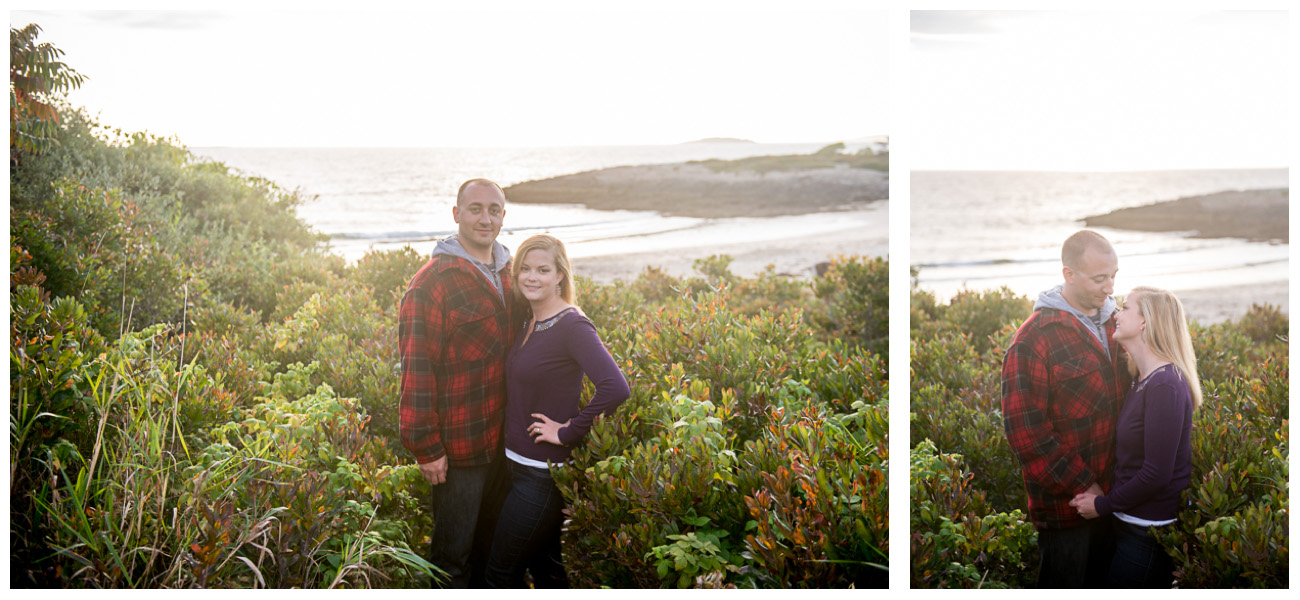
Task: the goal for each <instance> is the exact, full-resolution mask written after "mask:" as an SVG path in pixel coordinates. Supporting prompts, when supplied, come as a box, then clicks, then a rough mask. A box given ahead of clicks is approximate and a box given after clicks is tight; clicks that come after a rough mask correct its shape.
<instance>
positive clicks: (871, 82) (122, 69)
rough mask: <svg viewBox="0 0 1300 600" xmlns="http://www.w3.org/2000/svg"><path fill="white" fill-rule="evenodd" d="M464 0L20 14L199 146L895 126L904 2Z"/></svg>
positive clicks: (120, 120) (122, 102)
mask: <svg viewBox="0 0 1300 600" xmlns="http://www.w3.org/2000/svg"><path fill="white" fill-rule="evenodd" d="M354 5H355V4H354ZM362 5H363V6H365V4H364V3H363V4H362ZM542 5H545V6H546V7H547V9H546V10H544V11H543V10H541V9H533V8H532V7H533V6H542ZM435 6H446V5H443V4H435ZM452 6H463V7H465V8H464V9H462V10H458V11H455V12H453V11H448V10H434V9H430V10H428V11H425V12H390V11H370V12H332V11H325V12H290V11H220V10H217V11H179V12H159V11H152V12H141V11H135V12H123V11H113V12H109V11H87V10H80V11H69V10H58V11H12V12H11V13H10V26H11V27H22V26H24V25H26V24H27V23H29V22H36V23H37V24H39V25H40V26H41V28H42V30H43V33H42V34H41V35H40V37H39V38H38V41H41V42H49V43H52V44H54V45H55V46H57V47H58V48H60V49H62V50H63V51H64V52H65V53H66V55H65V57H64V60H65V62H67V63H68V64H69V65H70V66H72V67H73V68H74V69H76V70H77V71H79V72H80V73H82V74H84V75H86V76H88V78H89V79H88V80H87V81H86V83H85V84H84V85H83V86H82V87H81V88H80V89H79V90H76V91H75V92H73V93H72V94H71V95H70V96H69V98H70V100H71V101H72V103H73V104H75V105H79V106H85V107H86V108H87V109H88V110H89V111H90V112H91V114H96V113H97V114H99V116H100V119H101V121H102V122H103V123H105V124H107V125H111V126H114V127H120V128H122V129H124V130H128V131H142V130H143V131H148V132H149V133H152V134H155V135H163V136H173V135H174V136H177V137H178V138H179V140H180V142H181V143H183V144H185V145H187V146H191V147H202V146H282V147H295V146H380V147H384V146H392V147H398V146H431V147H463V146H570V145H625V144H627V145H630V144H675V143H680V142H686V141H691V140H695V139H700V138H706V137H736V138H745V139H751V140H754V141H758V142H766V143H784V142H834V141H849V140H853V139H859V138H864V137H867V136H873V135H879V134H888V133H889V75H888V64H889V60H888V51H889V41H888V39H887V37H886V32H887V29H888V28H887V24H888V16H887V13H885V12H872V11H867V10H863V9H860V8H857V7H856V5H855V4H852V3H849V2H834V1H832V2H823V3H818V2H814V3H812V4H811V5H809V4H800V5H798V6H802V7H807V6H811V9H810V10H804V9H802V8H801V9H798V10H791V9H783V10H777V9H774V8H772V7H771V5H770V4H763V3H760V6H759V8H754V9H742V8H728V9H719V10H704V9H691V8H689V5H681V4H672V3H670V6H671V7H672V8H667V9H653V8H648V9H645V10H632V9H622V8H604V7H603V6H604V5H603V4H582V3H579V4H575V5H569V6H570V9H569V10H563V9H556V8H554V7H555V6H556V5H555V4H552V3H536V4H524V3H519V4H511V3H506V4H504V5H493V6H495V10H486V11H485V12H473V11H474V10H479V9H475V8H471V7H477V6H481V4H479V3H469V2H465V3H457V4H454V5H452ZM561 6H562V7H563V6H566V5H561ZM615 6H622V5H621V4H615ZM645 6H650V7H653V6H657V5H656V4H646V5H645ZM706 6H707V5H706Z"/></svg>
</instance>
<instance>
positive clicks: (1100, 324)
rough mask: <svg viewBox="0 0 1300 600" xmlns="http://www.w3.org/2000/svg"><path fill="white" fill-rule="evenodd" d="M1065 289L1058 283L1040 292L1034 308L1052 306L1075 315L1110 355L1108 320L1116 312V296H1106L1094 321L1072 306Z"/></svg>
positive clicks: (1107, 354)
mask: <svg viewBox="0 0 1300 600" xmlns="http://www.w3.org/2000/svg"><path fill="white" fill-rule="evenodd" d="M1064 289H1065V286H1064V285H1058V286H1056V287H1054V288H1052V289H1050V290H1047V291H1045V292H1042V293H1040V294H1038V301H1037V302H1035V303H1034V310H1038V309H1040V308H1051V309H1055V310H1059V311H1062V312H1065V313H1069V314H1071V315H1074V317H1075V318H1077V319H1078V320H1079V322H1080V323H1083V326H1084V327H1086V328H1088V331H1091V332H1092V335H1093V337H1095V338H1097V341H1098V342H1101V348H1102V350H1105V351H1106V356H1108V357H1109V356H1110V347H1109V345H1108V344H1107V343H1106V321H1108V320H1110V316H1111V315H1113V314H1115V298H1113V297H1108V298H1106V304H1105V305H1104V306H1102V307H1101V310H1100V311H1098V313H1097V317H1096V319H1097V320H1095V321H1094V320H1093V319H1094V317H1090V316H1088V315H1085V314H1083V312H1082V311H1080V310H1079V309H1077V308H1075V307H1073V306H1071V305H1070V303H1069V302H1068V301H1066V299H1065V296H1064V295H1063V294H1062V291H1063V290H1064Z"/></svg>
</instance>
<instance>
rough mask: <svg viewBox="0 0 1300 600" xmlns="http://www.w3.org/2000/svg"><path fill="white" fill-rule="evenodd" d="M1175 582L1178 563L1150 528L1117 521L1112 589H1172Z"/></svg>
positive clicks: (1110, 582)
mask: <svg viewBox="0 0 1300 600" xmlns="http://www.w3.org/2000/svg"><path fill="white" fill-rule="evenodd" d="M1173 582H1174V561H1173V559H1172V558H1170V557H1169V553H1168V552H1165V549H1164V548H1163V547H1161V546H1160V542H1158V541H1156V538H1155V536H1153V535H1151V532H1150V530H1149V528H1147V527H1144V526H1142V525H1134V524H1132V523H1125V522H1124V521H1121V520H1119V519H1115V558H1114V559H1113V560H1111V563H1110V577H1109V579H1108V584H1109V587H1112V588H1169V587H1171V586H1172V585H1173Z"/></svg>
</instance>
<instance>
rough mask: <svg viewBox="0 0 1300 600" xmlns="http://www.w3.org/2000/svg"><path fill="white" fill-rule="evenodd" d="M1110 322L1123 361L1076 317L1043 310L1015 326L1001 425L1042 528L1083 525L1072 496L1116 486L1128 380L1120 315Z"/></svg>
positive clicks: (1004, 366)
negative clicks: (1118, 330) (1095, 487)
mask: <svg viewBox="0 0 1300 600" xmlns="http://www.w3.org/2000/svg"><path fill="white" fill-rule="evenodd" d="M1105 327H1106V339H1107V341H1108V342H1109V346H1110V356H1111V357H1113V358H1114V359H1116V360H1112V359H1110V358H1107V356H1106V354H1105V352H1103V350H1102V347H1101V342H1100V341H1098V340H1097V338H1096V336H1094V335H1093V334H1092V333H1091V332H1089V331H1088V330H1087V328H1086V327H1085V326H1084V325H1083V323H1080V322H1079V319H1078V318H1077V317H1075V316H1074V315H1071V314H1068V313H1066V312H1062V311H1059V310H1055V309H1051V308H1040V309H1038V310H1035V311H1034V314H1032V315H1030V317H1029V319H1027V320H1026V321H1025V322H1024V324H1022V325H1021V326H1020V329H1019V330H1017V331H1016V334H1015V336H1014V337H1012V339H1011V347H1010V348H1008V349H1007V355H1006V360H1005V361H1004V362H1003V363H1002V419H1003V421H1002V423H1003V427H1004V428H1005V429H1006V434H1007V441H1008V442H1009V443H1010V444H1011V450H1012V451H1013V452H1014V453H1015V454H1016V458H1018V459H1019V460H1020V465H1021V470H1022V474H1023V475H1024V479H1025V492H1026V495H1027V496H1028V497H1029V517H1030V519H1031V520H1032V521H1033V523H1034V525H1035V526H1036V527H1038V528H1039V529H1066V528H1070V527H1076V526H1079V525H1082V524H1083V522H1084V519H1083V517H1081V516H1079V514H1078V511H1076V510H1075V509H1074V508H1073V507H1071V506H1069V502H1070V500H1071V499H1073V498H1074V496H1075V494H1078V493H1079V492H1082V491H1084V490H1086V489H1087V488H1088V486H1090V485H1092V483H1093V482H1097V483H1098V485H1100V486H1101V488H1102V489H1103V490H1105V491H1109V490H1110V485H1111V477H1112V476H1113V475H1114V471H1115V427H1116V421H1117V419H1118V418H1119V417H1118V415H1119V405H1120V402H1121V400H1122V398H1123V397H1124V389H1125V387H1127V385H1128V379H1129V377H1128V373H1127V370H1126V369H1124V367H1123V362H1122V361H1120V360H1117V359H1118V358H1119V355H1120V354H1119V353H1120V347H1119V344H1118V343H1117V342H1116V341H1115V319H1114V318H1113V317H1112V318H1111V319H1109V320H1108V321H1107V322H1106V325H1105Z"/></svg>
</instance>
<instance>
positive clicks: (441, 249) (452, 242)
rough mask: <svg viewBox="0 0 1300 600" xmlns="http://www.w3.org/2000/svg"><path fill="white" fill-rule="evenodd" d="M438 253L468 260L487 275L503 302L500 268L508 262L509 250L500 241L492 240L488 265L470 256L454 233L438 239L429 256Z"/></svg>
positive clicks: (504, 298) (503, 294)
mask: <svg viewBox="0 0 1300 600" xmlns="http://www.w3.org/2000/svg"><path fill="white" fill-rule="evenodd" d="M439 254H450V255H452V256H458V257H460V258H463V259H465V260H468V261H469V262H470V264H472V265H474V266H475V267H477V268H478V270H479V272H480V273H482V274H483V276H484V277H487V280H488V281H490V282H492V285H493V287H495V288H496V289H497V295H499V296H501V301H502V302H505V300H506V294H505V291H504V290H503V289H502V288H501V270H502V269H505V268H506V263H508V262H510V251H509V250H507V249H506V247H505V246H502V245H501V243H500V242H492V264H490V265H485V264H483V261H480V260H479V259H477V258H474V257H473V256H470V254H469V252H467V251H466V250H465V248H464V247H463V246H461V245H460V238H459V237H458V236H456V235H453V236H451V237H448V238H446V239H442V240H438V245H436V246H434V247H433V253H432V255H431V256H437V255H439Z"/></svg>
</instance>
